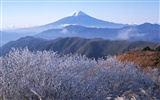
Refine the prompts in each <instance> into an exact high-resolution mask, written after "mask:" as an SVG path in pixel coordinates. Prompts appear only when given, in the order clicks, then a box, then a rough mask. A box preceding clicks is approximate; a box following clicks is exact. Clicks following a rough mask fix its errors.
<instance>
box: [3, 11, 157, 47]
mask: <svg viewBox="0 0 160 100" xmlns="http://www.w3.org/2000/svg"><path fill="white" fill-rule="evenodd" d="M24 36H34V37H36V38H37V37H38V38H43V39H49V40H50V39H55V38H58V37H82V38H103V39H109V40H129V41H150V42H157V43H160V25H159V24H150V23H144V24H141V25H126V24H119V23H113V22H108V21H103V20H100V19H96V18H93V17H91V16H89V15H87V14H86V13H84V12H82V11H76V12H73V13H72V14H71V15H69V16H67V17H64V18H62V19H60V20H58V21H55V22H52V23H49V24H46V25H41V26H37V27H30V28H20V29H14V30H6V31H3V32H2V44H3V45H4V44H5V43H7V42H9V41H13V40H16V39H18V38H20V37H24Z"/></svg>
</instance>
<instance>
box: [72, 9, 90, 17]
mask: <svg viewBox="0 0 160 100" xmlns="http://www.w3.org/2000/svg"><path fill="white" fill-rule="evenodd" d="M82 15H87V14H85V13H84V12H82V11H80V10H77V11H74V12H73V13H71V14H70V15H69V16H82Z"/></svg>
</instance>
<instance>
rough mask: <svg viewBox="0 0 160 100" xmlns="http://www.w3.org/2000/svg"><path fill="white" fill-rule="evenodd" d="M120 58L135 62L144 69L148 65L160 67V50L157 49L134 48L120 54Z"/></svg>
mask: <svg viewBox="0 0 160 100" xmlns="http://www.w3.org/2000/svg"><path fill="white" fill-rule="evenodd" d="M118 59H119V60H120V61H129V62H134V63H135V64H138V65H140V66H141V67H142V68H143V69H146V68H148V67H151V68H158V69H160V52H157V51H150V50H147V51H144V50H132V51H128V52H126V53H124V54H122V55H118Z"/></svg>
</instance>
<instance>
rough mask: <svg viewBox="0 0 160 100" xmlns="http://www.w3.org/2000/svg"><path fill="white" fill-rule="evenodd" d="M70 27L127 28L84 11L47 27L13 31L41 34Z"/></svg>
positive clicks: (74, 13)
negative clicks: (49, 30)
mask: <svg viewBox="0 0 160 100" xmlns="http://www.w3.org/2000/svg"><path fill="white" fill-rule="evenodd" d="M68 25H80V26H85V27H96V28H122V27H124V26H126V25H124V24H119V23H113V22H108V21H103V20H100V19H96V18H94V17H91V16H89V15H87V14H86V13H84V12H82V11H75V12H73V13H72V14H70V15H69V16H67V17H64V18H62V19H60V20H58V21H55V22H52V23H49V24H46V25H42V26H36V27H31V28H21V29H16V30H12V32H18V33H27V32H32V33H39V32H42V31H45V30H48V29H56V28H63V27H65V26H68Z"/></svg>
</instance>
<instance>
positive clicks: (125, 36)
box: [35, 23, 160, 43]
mask: <svg viewBox="0 0 160 100" xmlns="http://www.w3.org/2000/svg"><path fill="white" fill-rule="evenodd" d="M35 37H38V38H44V39H53V38H57V37H83V38H104V39H109V40H129V41H140V40H141V41H151V42H157V43H160V25H158V24H150V23H144V24H141V25H135V26H126V27H123V28H90V27H84V26H78V25H70V26H66V27H64V28H62V29H50V30H46V31H43V32H41V33H39V34H37V35H35Z"/></svg>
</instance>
